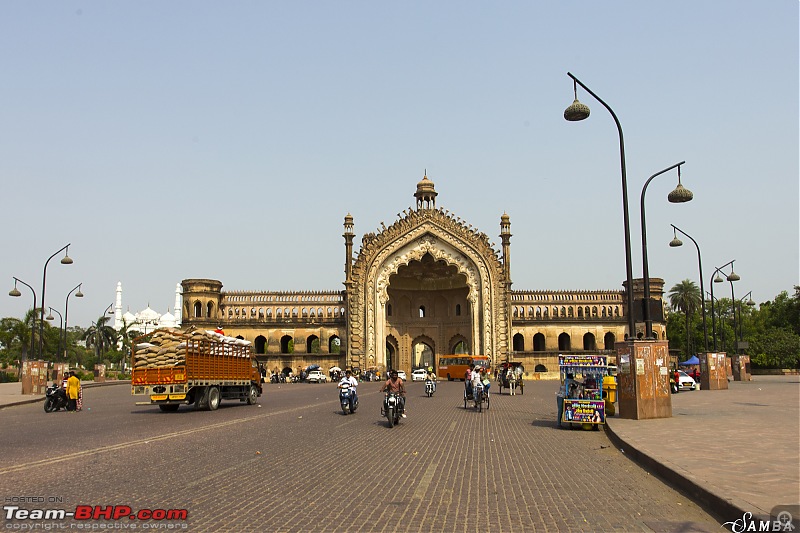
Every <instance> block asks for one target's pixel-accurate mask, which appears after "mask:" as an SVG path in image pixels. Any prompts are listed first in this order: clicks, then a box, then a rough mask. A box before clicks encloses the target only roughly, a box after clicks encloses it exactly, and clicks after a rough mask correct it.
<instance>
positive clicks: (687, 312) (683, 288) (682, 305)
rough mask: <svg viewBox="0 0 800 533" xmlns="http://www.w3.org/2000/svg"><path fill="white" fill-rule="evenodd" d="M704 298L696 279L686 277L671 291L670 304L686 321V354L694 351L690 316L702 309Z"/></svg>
mask: <svg viewBox="0 0 800 533" xmlns="http://www.w3.org/2000/svg"><path fill="white" fill-rule="evenodd" d="M702 302H703V300H702V299H701V295H700V289H699V288H698V287H697V284H696V283H695V282H694V281H691V280H688V279H685V280H683V281H681V282H680V283H677V284H675V285H674V286H673V287H672V288H671V289H670V291H669V304H670V307H672V309H673V310H674V311H680V312H682V313H683V315H684V318H685V321H686V355H687V356H689V354H691V353H692V350H691V336H690V335H689V318H690V316H691V315H694V313H695V312H696V311H697V310H698V309H700V305H701V304H702Z"/></svg>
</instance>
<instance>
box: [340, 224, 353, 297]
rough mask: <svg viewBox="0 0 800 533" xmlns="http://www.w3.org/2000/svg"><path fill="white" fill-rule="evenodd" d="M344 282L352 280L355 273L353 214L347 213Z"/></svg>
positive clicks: (343, 235)
mask: <svg viewBox="0 0 800 533" xmlns="http://www.w3.org/2000/svg"><path fill="white" fill-rule="evenodd" d="M342 237H344V282H345V284H347V283H350V282H351V281H352V275H353V216H352V215H351V214H350V213H347V216H345V217H344V233H343V234H342Z"/></svg>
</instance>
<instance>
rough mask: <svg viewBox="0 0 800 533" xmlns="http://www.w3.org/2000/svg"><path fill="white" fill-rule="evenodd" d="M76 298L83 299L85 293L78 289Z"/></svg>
mask: <svg viewBox="0 0 800 533" xmlns="http://www.w3.org/2000/svg"><path fill="white" fill-rule="evenodd" d="M75 298H83V293H82V292H81V290H80V289H78V292H76V293H75Z"/></svg>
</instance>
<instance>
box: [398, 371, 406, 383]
mask: <svg viewBox="0 0 800 533" xmlns="http://www.w3.org/2000/svg"><path fill="white" fill-rule="evenodd" d="M397 377H398V378H400V379H402V380H403V381H406V373H405V372H404V371H402V370H398V371H397Z"/></svg>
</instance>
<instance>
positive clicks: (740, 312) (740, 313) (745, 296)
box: [736, 291, 756, 351]
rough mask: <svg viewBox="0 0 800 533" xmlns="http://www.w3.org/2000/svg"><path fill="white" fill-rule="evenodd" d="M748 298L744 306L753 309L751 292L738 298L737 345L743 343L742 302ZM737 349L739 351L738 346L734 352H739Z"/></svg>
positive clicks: (753, 303)
mask: <svg viewBox="0 0 800 533" xmlns="http://www.w3.org/2000/svg"><path fill="white" fill-rule="evenodd" d="M748 296H750V299H749V300H747V303H746V304H745V305H747V306H748V307H753V306H754V305H756V303H755V302H754V301H753V291H750V292H748V293H747V294H745V295H744V296H742V297H741V298H739V343H742V342H744V336H743V335H742V324H743V323H744V320H742V301H744V299H745V298H747V297H748ZM739 349H740V348H739V346H737V347H736V351H739Z"/></svg>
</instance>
